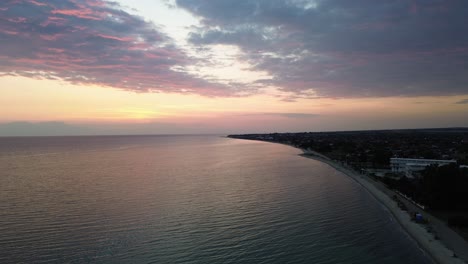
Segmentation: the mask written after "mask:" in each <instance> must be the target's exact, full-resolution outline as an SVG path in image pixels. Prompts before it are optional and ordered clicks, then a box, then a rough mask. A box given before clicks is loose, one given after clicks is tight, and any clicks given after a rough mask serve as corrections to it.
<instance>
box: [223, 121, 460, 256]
mask: <svg viewBox="0 0 468 264" xmlns="http://www.w3.org/2000/svg"><path fill="white" fill-rule="evenodd" d="M229 137H231V138H238V139H248V140H260V141H268V142H275V143H281V144H286V145H291V146H294V147H297V148H300V149H302V150H303V152H304V154H303V155H304V156H306V157H312V158H315V159H318V160H322V161H324V162H327V163H329V164H332V165H333V164H337V165H336V166H339V167H340V168H342V169H343V170H345V171H349V173H351V174H355V175H359V177H361V178H363V179H366V180H367V181H368V182H370V183H372V185H374V186H376V187H378V188H379V189H380V190H381V191H382V192H384V193H385V194H386V195H387V196H389V197H391V198H392V199H393V200H394V202H395V204H397V206H398V207H399V209H400V211H402V212H405V213H407V214H409V216H410V217H411V220H412V221H413V222H415V223H418V224H419V225H421V226H422V227H424V229H425V230H426V232H427V233H428V234H429V235H430V236H429V237H430V239H429V242H432V241H433V240H442V241H443V243H444V244H445V245H446V246H447V247H448V248H451V249H452V250H453V253H452V255H453V257H454V258H458V257H459V255H457V253H458V254H462V255H464V256H463V259H464V260H465V261H466V259H467V257H468V256H467V255H468V251H467V245H468V244H467V241H468V195H466V193H467V190H468V129H467V128H448V129H414V130H376V131H345V132H303V133H271V134H247V135H230V136H229ZM343 170H342V171H343ZM349 173H347V174H349ZM455 233H456V234H455ZM455 252H457V253H455ZM460 257H461V256H460Z"/></svg>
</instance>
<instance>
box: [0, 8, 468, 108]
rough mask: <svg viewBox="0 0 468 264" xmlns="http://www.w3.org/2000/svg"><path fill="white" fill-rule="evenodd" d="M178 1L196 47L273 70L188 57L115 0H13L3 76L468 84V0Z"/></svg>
mask: <svg viewBox="0 0 468 264" xmlns="http://www.w3.org/2000/svg"><path fill="white" fill-rule="evenodd" d="M176 3H177V5H176V8H183V9H185V10H187V11H189V12H191V13H192V14H194V15H195V16H197V17H198V18H200V19H201V21H202V23H201V26H200V27H198V28H193V30H192V32H191V34H190V35H189V36H188V39H189V41H190V43H191V44H192V45H194V46H195V47H194V48H195V49H196V48H198V49H200V50H202V49H209V48H210V47H211V45H219V44H222V45H223V44H224V45H235V46H238V47H239V48H240V49H241V51H242V53H241V55H239V56H241V57H240V58H238V59H239V60H240V61H241V62H248V63H249V65H253V66H252V70H256V71H260V72H266V73H268V75H269V76H272V79H264V80H262V79H259V80H257V81H255V82H253V83H247V84H246V83H245V82H238V83H237V82H236V83H235V82H232V81H231V82H225V81H224V82H223V81H222V80H216V79H215V78H209V79H208V77H206V79H204V77H202V76H206V74H200V73H198V74H196V73H193V74H196V75H192V74H191V73H189V72H188V71H187V70H184V69H189V68H190V67H195V68H196V65H203V63H204V60H203V58H200V56H198V58H193V57H190V56H189V55H187V54H186V53H184V52H183V51H182V50H181V49H180V48H178V46H177V43H175V40H173V39H171V38H170V37H168V35H167V34H165V33H164V32H163V30H162V29H161V28H159V27H158V26H156V25H154V24H152V23H150V22H147V21H145V20H144V19H143V18H141V17H139V16H136V15H133V14H130V13H128V12H126V11H125V10H124V9H123V8H122V7H121V6H120V5H119V4H117V3H116V2H109V1H105V0H47V1H45V0H3V1H1V2H0V43H1V49H0V76H2V75H20V76H28V77H35V78H50V79H60V80H65V81H68V82H72V83H81V84H96V85H103V86H110V87H116V88H121V89H127V90H132V91H138V92H148V91H153V92H175V93H196V94H201V95H206V96H240V95H249V94H252V93H255V92H257V91H258V88H261V87H271V86H273V87H277V88H279V89H280V90H282V91H284V92H287V96H286V97H284V98H283V100H289V101H294V100H295V99H297V98H300V97H380V96H431V95H433V96H437V95H464V94H468V34H467V32H468V16H467V15H466V14H468V1H466V0H449V1H448V0H412V1H410V0H390V1H385V3H382V2H381V1H375V0H353V1H349V0H310V1H306V0H255V1H254V0H245V1H238V0H216V1H212V0H176ZM156 19H157V18H156ZM174 19H177V18H174ZM195 49H194V50H195ZM209 61H210V58H206V60H205V63H207V62H209ZM212 66H213V67H215V68H216V65H212Z"/></svg>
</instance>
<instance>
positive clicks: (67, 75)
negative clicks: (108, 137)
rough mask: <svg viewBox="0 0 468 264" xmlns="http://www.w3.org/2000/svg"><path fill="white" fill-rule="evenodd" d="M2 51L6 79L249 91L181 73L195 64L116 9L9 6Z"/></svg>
mask: <svg viewBox="0 0 468 264" xmlns="http://www.w3.org/2000/svg"><path fill="white" fill-rule="evenodd" d="M0 43H1V49H0V76H2V75H20V76H28V77H36V78H49V79H62V80H65V81H68V82H72V83H85V84H98V85H104V86H111V87H117V88H122V89H128V90H132V91H142V92H146V91H156V92H178V93H198V94H202V95H208V96H232V95H235V94H236V93H237V92H238V91H239V90H241V88H239V89H236V88H235V87H234V86H228V85H222V84H216V83H213V82H210V81H207V80H203V79H200V78H196V77H194V76H191V75H189V74H187V73H184V72H181V71H177V70H175V69H176V68H177V67H179V68H180V67H183V66H185V65H191V64H193V63H195V62H194V61H193V59H191V58H189V57H188V56H187V55H186V54H184V53H183V52H182V51H181V50H180V49H178V48H177V47H176V46H175V45H174V43H173V40H171V39H170V38H169V37H168V36H167V35H165V34H164V33H162V32H161V31H160V30H158V27H157V26H155V25H154V24H152V23H149V22H146V21H145V20H144V19H143V18H141V17H138V16H135V15H131V14H129V13H127V12H126V11H124V10H122V8H121V7H120V6H119V5H118V4H117V3H115V2H108V1H103V0H49V1H43V0H3V1H1V3H0Z"/></svg>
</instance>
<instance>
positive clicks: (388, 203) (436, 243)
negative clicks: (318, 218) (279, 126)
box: [289, 145, 466, 264]
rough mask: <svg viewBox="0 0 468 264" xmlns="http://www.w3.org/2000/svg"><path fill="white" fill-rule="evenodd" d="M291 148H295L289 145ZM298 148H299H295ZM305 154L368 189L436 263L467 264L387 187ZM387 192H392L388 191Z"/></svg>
mask: <svg viewBox="0 0 468 264" xmlns="http://www.w3.org/2000/svg"><path fill="white" fill-rule="evenodd" d="M289 146H291V147H295V146H292V145H289ZM295 148H297V147H295ZM301 150H302V151H303V152H304V154H302V155H300V156H302V157H305V158H310V159H314V160H317V161H320V162H323V163H326V164H328V165H329V166H331V167H333V168H334V169H336V170H337V171H339V172H341V173H343V174H345V175H347V176H348V177H350V178H351V179H353V180H355V181H356V182H357V183H359V184H360V185H361V186H362V187H363V188H364V189H366V190H367V191H368V192H369V193H370V194H371V195H372V196H373V197H374V198H376V199H377V200H378V201H379V202H380V203H381V204H382V205H384V206H385V207H386V208H387V209H388V210H389V211H390V213H391V214H392V215H393V217H394V218H395V219H396V220H397V222H398V223H399V224H400V226H401V227H402V228H403V229H404V230H405V231H406V232H407V233H408V234H409V235H410V236H411V237H412V238H413V239H414V240H415V241H416V242H417V243H418V245H419V246H420V248H421V249H422V250H423V251H424V252H425V253H426V254H428V255H429V256H430V257H431V258H432V260H433V261H434V262H436V263H442V264H445V263H466V262H465V261H463V260H462V259H460V258H455V257H453V254H454V252H453V251H452V250H450V249H448V248H447V247H446V246H445V245H444V244H443V243H442V241H441V240H435V239H434V237H433V235H432V234H431V233H428V232H427V231H426V229H425V228H424V227H423V226H421V225H419V224H417V223H415V222H413V221H411V218H410V216H409V214H408V213H407V212H404V211H402V210H401V209H400V208H399V207H398V205H397V203H396V202H395V201H394V200H393V199H392V198H391V196H389V195H388V194H387V193H386V192H385V190H382V188H385V189H387V188H386V187H382V186H378V185H377V183H376V182H373V181H372V180H370V179H369V178H367V177H366V176H363V175H359V174H358V173H356V172H355V171H353V170H351V169H348V168H345V167H344V166H342V165H341V164H339V163H337V162H335V161H333V160H331V159H329V158H328V157H326V156H324V155H322V154H320V153H317V152H314V151H310V150H305V149H301ZM387 191H390V190H388V189H387Z"/></svg>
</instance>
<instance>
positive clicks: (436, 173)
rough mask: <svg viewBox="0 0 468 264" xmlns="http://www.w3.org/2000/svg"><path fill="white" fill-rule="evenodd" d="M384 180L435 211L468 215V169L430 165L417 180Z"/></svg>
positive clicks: (452, 165)
mask: <svg viewBox="0 0 468 264" xmlns="http://www.w3.org/2000/svg"><path fill="white" fill-rule="evenodd" d="M383 181H384V182H385V183H386V184H387V185H388V186H389V187H390V188H393V189H397V190H399V191H400V192H402V193H404V194H406V195H408V196H410V197H412V198H413V199H414V200H415V201H417V202H419V203H421V204H424V205H426V206H428V207H429V208H430V209H431V210H456V211H467V212H468V169H466V168H459V166H458V165H457V164H450V165H446V166H437V165H432V166H428V167H427V168H426V169H425V170H424V171H422V172H421V176H420V177H418V178H416V179H408V178H406V177H402V178H400V179H399V180H395V179H391V178H384V179H383Z"/></svg>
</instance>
